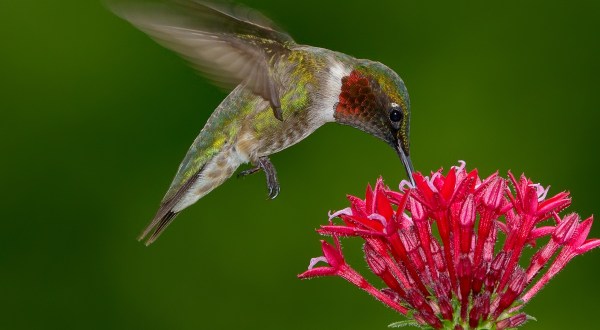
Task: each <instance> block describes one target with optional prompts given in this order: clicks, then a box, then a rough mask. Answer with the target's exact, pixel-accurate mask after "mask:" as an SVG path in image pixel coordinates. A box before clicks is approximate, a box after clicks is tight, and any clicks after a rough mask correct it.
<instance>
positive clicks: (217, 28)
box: [110, 0, 294, 109]
mask: <svg viewBox="0 0 600 330" xmlns="http://www.w3.org/2000/svg"><path fill="white" fill-rule="evenodd" d="M219 5H220V7H219ZM110 7H111V8H112V9H113V11H114V12H115V13H116V14H117V15H118V16H120V17H121V18H123V19H125V20H127V21H129V22H130V23H131V24H133V25H134V26H136V27H137V28H139V29H140V30H142V31H143V32H145V33H146V34H148V35H149V36H151V37H152V38H153V39H154V40H156V41H157V42H158V43H160V44H161V45H163V46H165V47H167V48H169V49H171V50H173V51H175V52H177V53H179V54H180V55H181V56H182V57H184V58H186V59H187V60H188V61H189V62H190V63H191V64H192V66H194V67H195V68H196V69H197V70H199V71H200V72H202V73H204V74H205V75H207V76H208V77H209V78H211V79H212V80H214V81H215V83H216V84H217V85H220V86H226V87H229V88H233V87H235V86H236V85H238V84H240V83H244V84H245V85H246V86H247V87H248V88H250V89H251V90H252V91H253V92H254V93H255V94H257V95H260V96H262V97H263V98H264V99H266V100H267V101H269V102H270V103H271V106H273V109H276V108H280V106H281V105H280V100H279V95H278V88H277V83H276V82H275V81H274V79H273V76H272V75H271V73H270V71H271V65H270V63H272V62H273V61H275V60H276V59H277V58H278V57H281V56H284V55H286V54H288V53H289V52H290V49H289V46H290V45H293V44H294V41H293V40H292V38H291V37H290V36H289V35H287V34H286V33H284V32H280V31H279V30H277V29H276V28H275V27H274V25H273V24H272V23H271V22H270V21H268V20H267V19H266V18H264V17H263V16H262V15H260V14H259V13H257V12H255V11H252V10H250V9H246V8H242V7H240V6H235V5H229V6H225V5H224V4H222V3H208V2H202V1H195V0H162V1H159V2H150V3H148V2H125V3H121V4H116V5H111V6H110Z"/></svg>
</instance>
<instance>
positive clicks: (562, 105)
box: [0, 0, 600, 330]
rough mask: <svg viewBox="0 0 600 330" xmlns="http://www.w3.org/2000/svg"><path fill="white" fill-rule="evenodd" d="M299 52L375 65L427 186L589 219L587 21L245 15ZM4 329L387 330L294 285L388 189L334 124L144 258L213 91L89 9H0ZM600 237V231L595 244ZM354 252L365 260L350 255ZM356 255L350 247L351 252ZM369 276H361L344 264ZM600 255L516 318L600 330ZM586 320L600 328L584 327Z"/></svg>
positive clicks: (592, 180) (515, 11)
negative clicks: (514, 191) (534, 200)
mask: <svg viewBox="0 0 600 330" xmlns="http://www.w3.org/2000/svg"><path fill="white" fill-rule="evenodd" d="M246 4H248V5H250V6H252V7H255V8H257V9H259V10H260V11H262V12H264V13H265V14H266V15H268V16H269V17H271V18H272V19H274V20H275V21H276V22H278V23H279V25H281V26H282V27H283V28H285V29H286V30H287V31H288V32H289V33H290V34H291V35H292V36H293V37H294V38H295V39H296V40H297V41H298V42H300V43H306V44H310V45H314V46H321V47H327V48H330V49H334V50H338V51H342V52H345V53H348V54H351V55H354V56H356V57H364V58H370V59H374V60H379V61H381V62H383V63H385V64H387V65H388V66H389V67H391V68H393V69H394V70H396V71H397V72H398V73H399V74H400V75H401V76H402V77H403V79H404V80H405V82H406V84H407V86H408V89H409V92H410V95H411V99H412V108H413V117H412V158H413V161H414V164H415V167H416V168H417V169H419V170H422V171H429V170H434V169H437V168H438V167H440V166H443V167H444V168H448V167H449V166H451V165H453V164H456V162H457V160H459V159H464V160H466V161H467V164H468V166H469V167H477V168H479V169H480V172H481V173H482V174H483V175H487V174H489V173H491V172H493V171H495V170H497V169H499V170H500V171H501V172H502V173H506V171H507V170H508V169H512V170H513V171H514V172H516V173H520V172H522V171H525V172H526V173H527V174H528V176H530V177H531V178H533V180H534V181H539V182H541V183H542V184H544V185H548V184H551V185H552V189H551V192H554V193H556V192H558V191H560V190H564V189H567V190H570V191H571V192H572V196H573V197H574V199H573V205H572V207H571V208H570V210H571V211H577V212H579V213H580V214H581V215H582V216H584V217H587V216H588V215H590V214H593V213H596V214H598V213H599V211H600V206H599V203H598V201H599V200H600V198H599V196H598V192H597V191H598V187H599V186H600V179H599V177H598V176H597V175H596V171H597V166H598V160H599V156H598V150H599V147H598V143H599V142H600V138H599V137H598V131H599V129H598V122H599V118H600V111H599V110H600V106H599V105H598V104H599V98H598V95H599V88H600V83H599V81H600V80H599V78H598V77H599V76H600V61H599V59H600V43H599V42H598V41H599V39H598V38H599V35H600V2H598V1H570V2H567V1H565V2H554V1H502V2H501V4H499V3H495V4H489V3H488V4H482V3H480V2H476V1H458V2H452V4H451V2H449V1H448V2H441V1H440V2H431V1H368V2H365V1H329V2H328V1H322V0H320V1H317V0H306V1H294V2H291V1H275V0H271V1H258V0H256V1H247V2H246ZM0 28H1V31H2V35H3V37H2V46H1V48H0V110H1V118H2V119H1V120H0V134H1V139H0V151H1V153H2V158H1V161H0V187H1V188H2V195H1V198H0V210H1V211H2V229H1V230H0V324H2V326H0V327H1V328H3V329H262V330H266V329H385V327H386V326H387V324H389V323H391V322H394V321H398V320H401V319H402V317H400V316H399V315H396V314H395V313H394V312H393V311H392V310H390V309H388V308H386V307H384V306H383V305H381V304H379V303H378V302H376V301H375V300H374V299H372V298H371V297H369V296H368V295H367V294H365V293H363V292H361V291H359V290H358V289H355V288H353V287H351V286H350V285H349V284H348V283H346V282H344V281H343V280H341V279H338V278H325V279H319V280H311V281H300V280H298V279H296V274H298V273H300V272H302V271H303V270H304V269H305V268H306V266H307V264H308V261H309V259H310V258H311V257H313V256H317V255H319V254H320V250H319V244H318V239H319V237H318V236H317V234H316V233H315V232H314V229H315V228H316V227H318V226H319V225H320V224H322V223H324V222H325V221H326V217H327V211H328V210H335V209H341V208H344V207H346V206H347V204H346V202H345V194H357V195H359V196H362V193H363V191H364V188H365V185H366V184H367V182H374V181H375V179H376V178H377V177H378V176H379V175H382V176H383V177H384V178H385V179H386V181H387V183H388V184H389V185H391V186H396V184H397V183H398V182H399V181H400V180H401V179H403V178H404V170H403V169H402V168H401V165H400V162H399V160H398V159H397V156H396V155H395V154H394V152H392V150H390V149H389V147H387V146H386V145H385V144H384V143H382V142H380V141H378V140H376V139H375V138H373V137H370V136H367V135H365V134H363V133H361V132H359V131H357V130H353V129H351V128H348V127H342V126H338V125H334V124H331V125H327V126H325V127H323V128H321V129H319V130H318V131H317V132H316V133H315V134H313V135H312V136H311V137H309V138H308V139H306V140H305V141H303V142H302V143H300V144H298V145H296V146H294V147H292V148H290V149H288V150H285V151H284V152H281V153H279V154H276V155H274V156H273V157H272V160H273V162H274V163H275V165H276V166H277V169H278V171H279V179H280V182H281V186H282V191H281V194H280V196H279V197H278V198H277V199H276V200H274V201H267V200H266V188H265V184H264V176H263V175H262V174H260V175H256V176H252V177H249V178H246V179H244V180H236V179H232V180H230V181H228V182H227V183H226V184H224V185H223V186H222V187H220V188H219V189H217V190H215V191H214V192H213V193H211V194H210V195H209V196H207V197H206V198H204V199H202V200H201V201H200V202H198V203H197V204H196V205H194V206H193V207H191V208H190V209H189V210H187V211H186V212H184V213H183V214H181V215H180V217H179V218H178V219H177V221H175V223H174V225H172V226H171V227H170V228H169V230H167V232H166V233H165V235H163V236H162V237H161V239H160V240H159V241H158V242H157V243H156V244H155V245H153V246H151V247H149V248H146V247H144V246H143V245H142V244H140V243H138V242H137V241H136V240H135V237H136V235H137V234H138V233H139V231H140V230H141V229H142V227H143V226H145V225H146V223H147V221H148V220H149V219H150V218H151V217H152V216H153V215H154V212H155V211H156V208H157V206H158V203H159V201H160V199H161V197H162V196H163V194H164V192H165V190H166V188H167V187H168V185H169V183H170V180H171V179H172V176H173V175H174V173H175V170H176V169H177V165H178V164H179V161H180V160H181V158H182V157H183V155H184V154H185V152H186V150H187V148H188V146H189V145H190V143H191V141H192V140H193V139H194V137H195V136H196V134H197V132H198V131H199V130H200V128H201V127H202V125H203V124H204V122H205V121H206V119H207V118H208V116H209V115H210V113H211V111H212V110H213V109H214V108H215V107H216V106H217V105H218V104H219V102H220V101H221V100H222V99H223V98H224V97H225V95H226V94H225V93H223V92H222V91H220V90H219V89H217V88H215V87H213V86H212V85H210V84H209V83H208V82H207V81H206V80H205V79H203V78H201V77H199V76H197V75H196V73H194V72H193V71H192V70H191V69H189V68H188V67H187V66H186V65H185V64H184V62H183V61H182V60H180V59H179V58H178V57H177V56H176V55H174V54H172V53H171V52H169V51H167V50H165V49H163V48H161V47H159V46H158V45H156V44H155V43H154V42H152V41H151V40H150V39H149V38H147V37H146V36H145V35H143V34H142V33H140V32H139V31H137V30H135V29H134V28H133V27H131V26H130V25H129V24H127V23H125V22H123V21H121V20H120V19H118V18H117V17H115V16H114V15H112V14H111V13H109V12H108V11H107V10H106V9H105V8H104V7H103V5H102V4H101V3H99V2H96V1H90V0H86V1H82V0H60V1H3V2H2V3H1V4H0ZM592 235H593V236H600V224H596V226H595V227H594V228H593V229H592ZM347 247H348V249H347V250H348V251H349V252H348V253H349V254H354V255H355V259H356V260H358V261H360V256H359V253H358V252H359V250H358V244H347ZM351 249H355V250H354V251H352V252H350V250H351ZM356 266H357V268H358V269H360V270H365V269H366V267H365V266H364V265H363V264H357V265H356ZM599 271H600V253H599V252H598V251H594V252H592V253H590V254H589V255H586V256H584V257H580V258H577V259H575V260H574V261H573V262H572V263H571V264H570V265H569V267H567V268H566V270H565V271H563V272H561V273H560V274H559V276H558V277H557V278H556V279H555V280H553V281H552V282H551V283H550V285H549V286H548V287H547V288H546V289H545V290H543V291H542V293H541V294H539V295H538V296H537V297H536V298H535V299H534V300H533V301H532V302H531V303H530V305H529V306H528V307H527V308H526V311H527V312H528V313H529V314H532V315H534V316H536V317H537V318H538V320H539V321H538V322H532V323H529V324H528V325H527V326H526V329H545V330H547V329H566V328H572V329H577V328H588V329H590V328H598V325H597V321H594V320H595V318H596V317H597V309H598V294H600V283H599V282H598V272H599ZM592 322H595V323H592Z"/></svg>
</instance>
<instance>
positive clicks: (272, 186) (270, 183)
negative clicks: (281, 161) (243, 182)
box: [238, 156, 280, 199]
mask: <svg viewBox="0 0 600 330" xmlns="http://www.w3.org/2000/svg"><path fill="white" fill-rule="evenodd" d="M260 170H263V171H264V172H265V175H266V177H267V188H268V189H269V195H268V199H275V197H277V196H278V195H279V190H280V188H279V181H278V180H277V171H276V170H275V166H273V163H271V161H270V160H269V158H268V157H266V156H263V157H259V158H258V164H257V166H256V167H253V168H251V169H248V170H245V171H242V172H240V173H239V174H238V178H239V177H244V176H246V175H250V174H254V173H256V172H258V171H260Z"/></svg>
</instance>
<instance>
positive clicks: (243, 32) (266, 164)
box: [109, 0, 414, 245]
mask: <svg viewBox="0 0 600 330" xmlns="http://www.w3.org/2000/svg"><path fill="white" fill-rule="evenodd" d="M109 7H110V8H111V9H112V10H113V12H114V13H115V14H117V15H118V16H120V17H121V18H123V19H124V20H126V21H128V22H130V23H131V24H132V25H133V26H135V27H137V28H138V29H140V30H141V31H143V32H144V33H146V34H147V35H149V36H150V37H151V38H153V39H154V40H155V41H156V42H158V43H159V44H161V45H162V46H164V47H166V48H168V49H171V50H173V51H174V52H176V53H178V54H179V55H180V56H181V57H183V58H184V59H186V60H187V61H188V62H189V63H190V64H191V66H192V67H194V68H195V69H197V70H198V71H199V72H200V73H202V74H204V75H206V76H207V77H208V78H210V79H211V80H213V81H214V82H215V83H216V84H217V85H220V86H225V87H229V88H231V89H232V91H231V93H230V94H229V95H228V96H227V97H226V98H225V99H224V100H223V101H222V103H221V104H220V105H219V106H218V107H217V108H216V109H215V110H214V112H213V113H212V115H211V116H210V117H209V119H208V120H207V122H206V124H205V125H204V127H203V128H202V130H201V131H200V133H199V135H198V136H197V137H196V139H195V140H194V142H193V143H192V145H191V146H190V148H189V150H188V152H187V154H186V155H185V157H184V159H183V161H182V162H181V164H180V165H179V169H178V170H177V173H176V175H175V178H174V179H173V181H172V183H171V185H170V187H169V189H168V191H167V193H166V195H165V196H164V198H163V200H162V202H161V203H160V207H159V209H158V211H157V212H156V215H155V216H154V218H153V219H152V221H151V222H150V223H149V225H148V226H147V227H146V229H145V230H144V231H143V232H142V233H141V235H140V236H139V240H140V241H142V240H145V244H146V245H150V244H151V243H153V242H154V241H155V240H156V239H157V238H158V237H159V236H160V235H161V233H163V232H164V230H165V229H166V228H167V226H168V225H169V224H170V223H171V222H172V221H173V219H174V218H175V217H176V216H177V215H178V214H179V213H180V212H181V211H183V210H184V209H185V208H187V207H189V206H190V205H192V204H194V203H195V202H196V201H198V200H199V199H200V198H202V197H203V196H205V195H206V194H208V193H209V192H211V191H212V190H213V189H215V188H216V187H218V186H219V185H221V184H222V183H223V182H224V181H225V180H227V179H229V178H230V177H231V176H232V175H233V174H234V172H235V171H236V170H237V169H238V167H239V166H241V165H242V164H246V163H250V164H251V168H250V169H247V170H244V171H241V172H240V173H239V175H238V176H246V175H249V174H253V173H256V172H259V171H262V172H264V173H265V176H266V181H267V188H268V197H269V198H270V199H274V198H275V197H277V195H278V194H279V191H280V188H279V183H278V179H277V172H276V170H275V167H274V165H273V163H271V161H270V160H269V156H270V155H272V154H274V153H277V152H279V151H281V150H283V149H286V148H288V147H290V146H292V145H294V144H296V143H298V142H300V141H301V140H303V139H304V138H306V137H307V136H308V135H310V134H312V133H313V132H314V131H315V130H316V129H317V128H319V127H321V126H322V125H324V124H326V123H332V122H335V123H339V124H342V125H348V126H351V127H355V128H358V129H360V130H361V131H364V132H366V133H369V134H371V135H373V136H375V137H377V138H379V139H381V140H383V141H384V142H386V143H387V144H388V145H389V146H390V147H392V149H393V150H395V152H396V153H397V154H398V156H399V157H400V159H401V161H402V164H403V165H404V168H405V170H406V173H407V175H408V178H409V180H411V181H412V173H413V166H412V163H411V160H410V152H409V130H410V99H409V96H408V91H407V89H406V87H405V84H404V82H403V81H402V79H401V78H400V77H399V76H398V74H396V73H395V72H394V71H393V70H392V69H390V68H388V67H387V66H385V65H383V64H381V63H379V62H376V61H371V60H367V59H357V58H354V57H352V56H349V55H346V54H343V53H340V52H336V51H332V50H328V49H324V48H318V47H312V46H307V45H301V44H298V43H296V42H294V40H293V39H292V38H291V37H290V36H289V35H288V34H287V33H285V32H283V31H282V30H281V29H280V28H278V27H277V26H276V25H275V24H274V23H273V22H272V21H270V20H268V19H267V18H265V17H264V16H262V15H261V14H260V13H258V12H256V11H253V10H251V9H248V8H246V7H242V6H239V5H236V4H233V3H225V2H214V1H213V2H206V1H199V0H159V1H155V2H141V1H135V0H134V1H133V2H132V1H127V2H120V3H112V4H111V3H109ZM413 185H414V182H413Z"/></svg>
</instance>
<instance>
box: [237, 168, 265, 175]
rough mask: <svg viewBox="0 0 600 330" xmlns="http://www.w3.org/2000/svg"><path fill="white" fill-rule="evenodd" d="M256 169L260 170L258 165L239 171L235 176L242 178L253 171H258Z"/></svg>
mask: <svg viewBox="0 0 600 330" xmlns="http://www.w3.org/2000/svg"><path fill="white" fill-rule="evenodd" d="M258 171H260V167H258V166H257V167H253V168H251V169H248V170H244V171H241V172H240V173H238V175H237V177H238V178H242V177H245V176H248V175H250V174H254V173H256V172H258Z"/></svg>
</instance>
